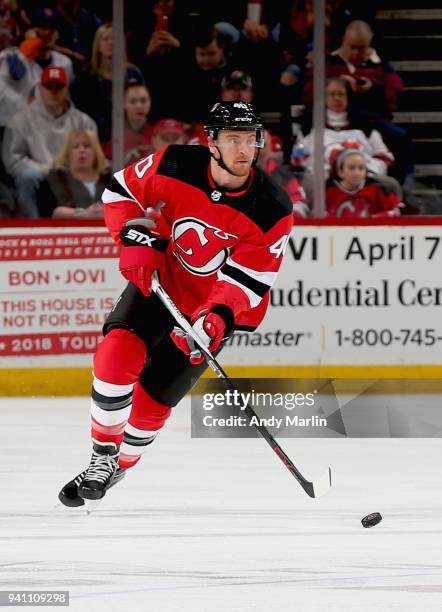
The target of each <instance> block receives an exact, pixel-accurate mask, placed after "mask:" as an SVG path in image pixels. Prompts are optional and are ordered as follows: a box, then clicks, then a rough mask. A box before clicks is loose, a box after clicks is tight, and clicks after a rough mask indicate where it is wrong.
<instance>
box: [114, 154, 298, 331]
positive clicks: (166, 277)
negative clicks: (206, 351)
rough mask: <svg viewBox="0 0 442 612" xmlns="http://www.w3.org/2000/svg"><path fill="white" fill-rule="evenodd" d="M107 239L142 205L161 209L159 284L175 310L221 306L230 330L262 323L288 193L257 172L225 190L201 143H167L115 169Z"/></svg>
mask: <svg viewBox="0 0 442 612" xmlns="http://www.w3.org/2000/svg"><path fill="white" fill-rule="evenodd" d="M103 202H104V204H105V207H104V210H105V220H106V224H107V226H108V228H109V231H110V232H111V234H112V236H113V237H114V238H115V240H116V241H117V242H119V234H120V231H121V229H122V228H123V227H124V225H125V223H126V221H128V220H129V219H135V218H139V217H140V216H142V215H143V213H144V211H145V209H146V208H149V207H153V206H156V205H157V204H158V203H159V202H162V203H164V206H163V207H162V208H161V216H162V219H161V223H160V229H161V234H162V235H163V236H164V237H167V238H169V240H170V243H169V246H168V248H167V251H166V252H165V255H164V257H161V258H160V259H161V263H160V269H159V273H160V279H161V283H162V284H163V286H164V288H165V289H166V291H167V292H168V293H169V294H170V296H171V297H172V299H173V300H174V302H175V303H176V304H177V306H178V307H179V308H180V309H181V310H182V312H183V313H184V314H186V315H188V316H190V315H191V314H192V313H193V311H194V310H195V309H196V308H198V307H200V306H202V305H204V304H206V305H207V304H208V305H210V304H225V305H227V306H228V307H229V308H230V309H231V311H232V313H233V315H234V318H235V327H236V328H237V329H249V330H253V329H255V328H256V326H257V325H258V324H259V323H260V322H261V320H262V319H263V317H264V315H265V312H266V309H267V306H268V302H269V290H270V288H271V286H272V285H273V283H274V282H275V279H276V275H277V272H278V270H279V267H280V265H281V261H282V256H283V254H284V252H285V248H286V246H287V243H288V239H289V236H290V233H291V230H292V225H293V215H292V204H291V202H290V199H289V198H288V196H287V194H286V193H285V192H284V191H283V190H282V189H281V188H280V187H279V186H278V185H277V184H276V183H275V182H274V181H273V180H272V179H270V178H269V177H267V176H266V175H265V174H264V173H263V172H262V171H261V170H260V169H259V168H253V169H252V171H251V173H250V175H249V178H248V179H247V181H246V183H245V185H244V186H243V187H242V188H241V189H240V190H237V191H232V192H229V191H227V190H225V189H223V188H221V187H219V186H218V185H216V184H215V183H214V181H213V179H212V177H211V173H210V152H209V150H208V149H207V148H206V147H202V146H195V145H194V146H186V145H171V146H169V147H167V148H165V149H162V150H161V151H159V152H158V153H156V154H152V155H149V156H148V157H146V158H144V159H142V160H140V161H139V162H137V163H135V164H132V165H131V166H128V167H127V168H125V169H124V170H120V171H119V172H116V173H115V175H114V178H113V180H112V181H111V183H110V185H109V186H108V188H107V189H106V191H105V192H104V194H103Z"/></svg>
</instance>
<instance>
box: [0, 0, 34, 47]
mask: <svg viewBox="0 0 442 612" xmlns="http://www.w3.org/2000/svg"><path fill="white" fill-rule="evenodd" d="M30 23H31V22H30V21H29V17H28V15H27V14H26V11H25V10H24V9H22V8H21V7H20V6H19V3H18V2H17V0H0V51H1V50H3V49H6V48H7V47H14V46H16V45H17V44H18V43H19V42H20V40H21V39H22V38H23V34H24V32H25V31H26V30H27V29H28V28H29V26H30Z"/></svg>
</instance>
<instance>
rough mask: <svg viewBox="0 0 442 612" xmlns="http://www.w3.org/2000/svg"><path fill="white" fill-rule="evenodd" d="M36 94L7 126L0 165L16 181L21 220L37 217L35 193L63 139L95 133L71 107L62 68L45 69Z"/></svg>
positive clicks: (91, 124) (88, 122) (85, 116)
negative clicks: (72, 134) (75, 133)
mask: <svg viewBox="0 0 442 612" xmlns="http://www.w3.org/2000/svg"><path fill="white" fill-rule="evenodd" d="M39 91H40V95H39V96H37V98H36V100H35V101H34V102H32V104H29V105H28V106H27V107H26V108H25V109H24V110H22V111H21V112H19V113H17V114H16V115H15V116H14V117H13V119H12V120H11V121H10V123H9V124H8V125H7V126H6V129H5V134H4V139H3V161H4V163H5V167H6V171H7V172H8V173H9V174H11V175H12V176H13V177H14V179H15V186H16V190H17V199H18V204H19V212H20V214H21V216H24V217H37V216H38V209H37V203H36V189H37V188H38V186H39V184H40V183H41V181H42V180H43V179H44V178H45V176H46V175H47V173H48V172H49V169H50V167H51V164H52V161H53V159H54V157H55V155H56V154H57V152H58V151H59V149H60V147H61V145H62V143H63V141H64V139H65V137H66V135H67V134H68V133H70V132H71V131H72V130H74V129H90V130H92V131H95V130H96V126H95V123H94V121H93V120H92V119H91V118H90V117H88V116H87V115H85V114H84V113H82V112H80V111H79V110H77V109H76V108H75V107H74V106H73V105H72V104H71V102H70V100H69V88H68V81H67V76H66V73H65V71H64V70H63V68H60V67H57V66H50V67H48V68H45V70H44V71H43V73H42V75H41V84H40V87H39Z"/></svg>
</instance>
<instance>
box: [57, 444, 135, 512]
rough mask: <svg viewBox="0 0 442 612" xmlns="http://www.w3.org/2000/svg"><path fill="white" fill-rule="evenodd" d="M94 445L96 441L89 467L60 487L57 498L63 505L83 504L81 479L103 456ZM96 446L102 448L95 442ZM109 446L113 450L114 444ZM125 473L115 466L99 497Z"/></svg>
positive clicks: (73, 506) (72, 506)
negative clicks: (80, 489)
mask: <svg viewBox="0 0 442 612" xmlns="http://www.w3.org/2000/svg"><path fill="white" fill-rule="evenodd" d="M95 445H96V443H94V451H93V453H92V458H91V464H90V466H89V468H87V469H86V470H84V471H83V472H81V473H80V474H78V475H77V476H75V478H73V479H72V480H70V481H69V482H68V483H67V484H65V485H64V487H63V488H62V489H61V491H60V493H59V494H58V499H59V500H60V501H61V503H62V504H63V505H65V506H68V507H69V508H77V507H79V506H84V499H83V497H81V495H80V491H79V488H80V486H81V485H82V483H83V480H84V478H85V476H86V474H87V473H88V472H89V470H91V468H92V467H93V466H94V465H95V464H96V463H97V461H98V460H100V461H101V460H102V457H103V454H102V453H100V452H97V451H96V450H95ZM97 446H98V447H99V449H100V450H101V449H103V445H101V444H97ZM111 446H112V450H113V451H115V446H114V445H111ZM104 448H106V449H107V448H109V447H108V446H107V445H106V446H104ZM117 458H118V455H117ZM114 461H116V459H115V458H114ZM125 474H126V470H124V469H121V468H119V467H117V469H116V471H115V472H114V474H113V475H112V476H111V478H110V480H109V482H108V484H107V485H106V486H105V490H104V492H103V493H102V495H101V497H103V496H104V494H105V492H106V491H107V489H110V488H111V487H113V486H114V485H116V484H117V483H118V482H120V480H122V479H123V478H124V476H125ZM100 488H101V487H100ZM101 497H96V498H86V499H101Z"/></svg>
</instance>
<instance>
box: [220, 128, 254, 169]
mask: <svg viewBox="0 0 442 612" xmlns="http://www.w3.org/2000/svg"><path fill="white" fill-rule="evenodd" d="M216 144H217V145H218V148H219V150H220V151H221V154H222V157H223V160H224V163H225V164H226V166H227V167H228V168H229V170H230V171H231V172H232V174H235V175H236V176H247V175H248V174H249V172H250V167H251V165H252V163H253V159H254V157H255V152H256V133H255V132H239V131H236V130H233V131H228V130H221V131H220V132H219V133H218V138H217V141H216Z"/></svg>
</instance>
